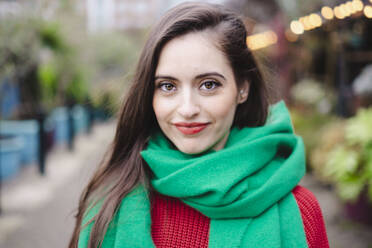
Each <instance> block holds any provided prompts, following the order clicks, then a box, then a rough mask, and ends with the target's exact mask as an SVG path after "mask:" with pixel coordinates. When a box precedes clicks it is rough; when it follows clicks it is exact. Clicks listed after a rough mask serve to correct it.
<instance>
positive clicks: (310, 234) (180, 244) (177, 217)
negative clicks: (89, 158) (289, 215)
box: [151, 186, 329, 248]
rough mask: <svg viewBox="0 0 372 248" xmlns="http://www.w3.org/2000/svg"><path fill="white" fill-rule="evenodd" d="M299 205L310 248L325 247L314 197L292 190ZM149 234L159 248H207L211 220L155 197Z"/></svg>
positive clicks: (305, 191)
mask: <svg viewBox="0 0 372 248" xmlns="http://www.w3.org/2000/svg"><path fill="white" fill-rule="evenodd" d="M292 193H293V195H294V197H295V199H296V201H297V204H298V206H299V209H300V212H301V216H302V222H303V225H304V230H305V233H306V240H307V243H308V246H309V248H315V247H316V248H328V247H329V245H328V239H327V234H326V229H325V225H324V221H323V216H322V213H321V210H320V207H319V204H318V202H317V200H316V198H315V196H314V195H313V194H312V193H311V192H310V191H309V190H308V189H306V188H304V187H301V186H297V187H296V188H294V190H293V191H292ZM151 219H152V226H151V234H152V238H153V240H154V243H155V245H156V247H158V248H163V247H164V248H169V247H175V248H186V247H190V248H196V247H200V248H202V247H205V248H207V247H208V235H209V223H210V219H209V218H208V217H206V216H204V215H203V214H201V213H200V212H198V211H197V210H195V209H193V208H191V207H189V206H187V205H186V204H184V203H183V202H181V201H180V200H178V199H176V198H171V197H168V196H164V195H159V194H154V198H153V202H152V211H151Z"/></svg>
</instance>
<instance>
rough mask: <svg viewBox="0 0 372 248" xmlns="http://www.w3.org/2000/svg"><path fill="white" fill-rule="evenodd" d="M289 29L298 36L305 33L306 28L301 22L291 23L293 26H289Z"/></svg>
mask: <svg viewBox="0 0 372 248" xmlns="http://www.w3.org/2000/svg"><path fill="white" fill-rule="evenodd" d="M289 27H290V28H291V31H292V32H293V33H294V34H297V35H298V34H303V33H304V26H303V25H302V23H301V22H299V21H291V24H290V25H289Z"/></svg>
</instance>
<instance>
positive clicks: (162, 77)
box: [155, 75, 178, 81]
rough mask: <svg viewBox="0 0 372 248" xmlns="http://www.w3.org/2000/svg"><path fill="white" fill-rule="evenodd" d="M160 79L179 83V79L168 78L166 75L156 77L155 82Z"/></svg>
mask: <svg viewBox="0 0 372 248" xmlns="http://www.w3.org/2000/svg"><path fill="white" fill-rule="evenodd" d="M159 78H161V79H167V80H173V81H178V79H177V78H175V77H171V76H166V75H158V76H155V80H158V79H159Z"/></svg>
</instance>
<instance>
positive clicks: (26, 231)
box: [0, 122, 115, 248]
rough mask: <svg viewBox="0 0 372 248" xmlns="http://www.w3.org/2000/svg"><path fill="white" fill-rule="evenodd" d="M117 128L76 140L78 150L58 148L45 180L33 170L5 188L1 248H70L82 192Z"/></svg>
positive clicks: (111, 125)
mask: <svg viewBox="0 0 372 248" xmlns="http://www.w3.org/2000/svg"><path fill="white" fill-rule="evenodd" d="M114 129H115V123H113V122H109V123H104V124H97V125H95V126H94V128H93V130H92V134H91V135H89V136H87V135H84V134H83V135H80V136H78V137H77V139H76V143H75V151H74V152H69V151H68V150H67V149H66V148H59V149H55V150H53V151H52V152H51V154H49V155H48V157H47V161H46V165H47V167H46V175H45V176H41V175H39V173H38V171H37V166H36V165H31V166H29V167H27V168H25V170H23V171H22V172H21V174H20V175H18V176H17V177H16V178H14V179H12V180H11V181H10V182H5V183H4V184H3V187H2V196H1V198H2V199H1V204H2V206H1V207H2V215H0V247H4V248H5V247H6V248H26V247H27V248H29V247H32V248H33V247H38V248H47V247H48V248H50V247H53V248H65V247H67V245H68V241H69V238H70V236H71V233H72V229H73V227H74V213H75V210H76V207H77V204H78V199H79V196H80V193H81V192H82V190H83V187H84V186H85V185H86V184H87V182H88V180H89V178H90V176H91V175H92V173H93V171H94V169H95V168H96V166H97V165H98V163H99V162H100V160H101V158H102V156H103V154H104V152H105V149H107V147H108V144H109V142H111V141H112V138H113V135H114Z"/></svg>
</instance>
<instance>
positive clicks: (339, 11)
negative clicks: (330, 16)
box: [333, 6, 345, 19]
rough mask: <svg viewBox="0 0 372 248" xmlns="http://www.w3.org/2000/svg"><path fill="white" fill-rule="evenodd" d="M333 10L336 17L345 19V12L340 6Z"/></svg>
mask: <svg viewBox="0 0 372 248" xmlns="http://www.w3.org/2000/svg"><path fill="white" fill-rule="evenodd" d="M333 12H334V13H335V16H336V18H338V19H344V18H345V16H344V14H343V13H342V11H341V9H340V6H337V7H335V8H334V9H333Z"/></svg>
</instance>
